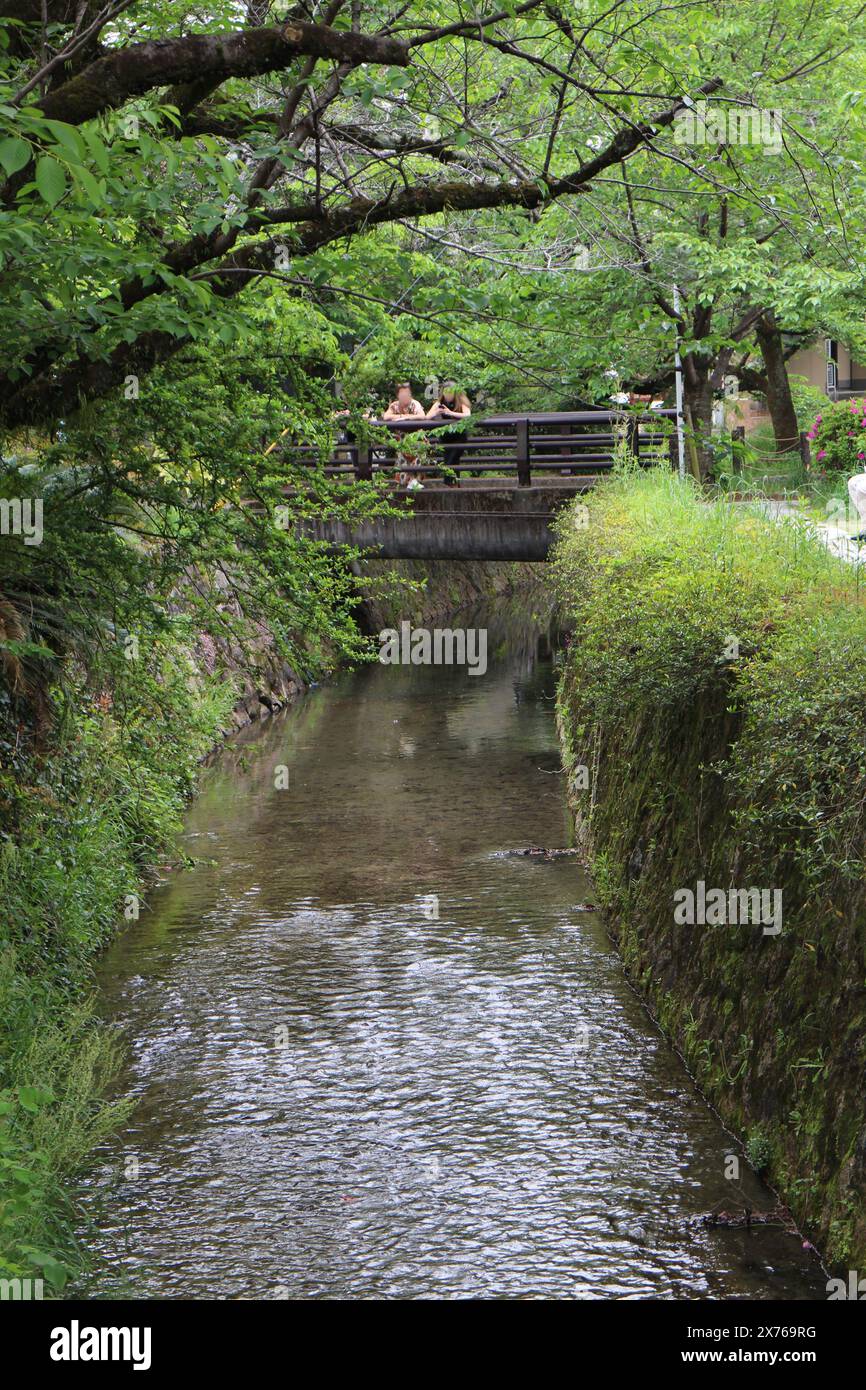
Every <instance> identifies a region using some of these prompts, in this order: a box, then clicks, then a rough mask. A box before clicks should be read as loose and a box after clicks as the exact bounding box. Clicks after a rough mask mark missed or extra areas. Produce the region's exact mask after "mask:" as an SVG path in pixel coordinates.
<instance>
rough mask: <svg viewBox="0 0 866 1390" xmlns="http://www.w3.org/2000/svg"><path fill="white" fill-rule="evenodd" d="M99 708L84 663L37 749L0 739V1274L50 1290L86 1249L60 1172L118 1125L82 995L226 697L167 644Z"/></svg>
mask: <svg viewBox="0 0 866 1390" xmlns="http://www.w3.org/2000/svg"><path fill="white" fill-rule="evenodd" d="M125 678H126V684H125V686H124V687H123V688H121V687H120V685H116V686H115V687H114V692H115V697H116V698H115V700H114V703H113V704H111V702H110V701H108V700H107V699H106V697H105V694H104V692H103V694H102V695H100V696H98V697H94V694H93V691H92V689H91V688H90V684H89V682H88V681H87V680H86V679H85V677H84V675H83V673H79V674H78V678H77V679H76V678H75V676H74V675H73V676H72V677H71V678H70V679H69V680H68V681H67V683H66V685H65V686H64V688H63V690H62V691H60V690H58V691H56V692H55V706H56V708H57V711H58V722H57V725H56V727H55V729H54V732H53V735H52V738H51V742H50V749H49V750H48V751H46V750H44V749H43V750H41V751H40V750H37V749H35V748H30V749H29V750H27V751H25V752H21V750H20V748H19V747H17V746H16V743H15V742H14V741H13V740H14V730H13V729H12V728H11V727H10V726H9V725H8V723H6V724H3V727H2V728H0V744H2V751H3V753H4V754H5V755H6V756H5V757H4V763H5V764H6V766H5V768H4V769H3V770H2V771H0V808H2V810H3V812H4V829H3V832H2V834H0V901H2V904H3V915H2V918H0V1277H3V1278H16V1277H17V1278H21V1279H28V1278H30V1279H32V1278H34V1277H37V1278H38V1277H42V1278H43V1280H44V1283H45V1287H46V1290H48V1291H53V1292H54V1293H55V1294H59V1293H60V1292H61V1291H62V1289H63V1288H64V1286H65V1284H66V1282H67V1280H68V1278H69V1276H70V1274H71V1273H73V1272H75V1271H77V1270H78V1269H79V1268H80V1267H81V1266H82V1263H83V1261H84V1258H85V1257H84V1252H83V1251H82V1250H81V1249H80V1248H79V1244H78V1241H77V1238H76V1221H75V1213H74V1211H73V1209H72V1207H71V1206H70V1203H69V1201H68V1199H67V1197H66V1196H65V1182H66V1180H67V1179H68V1178H69V1176H70V1175H71V1174H72V1173H74V1172H75V1171H76V1170H77V1169H78V1168H79V1167H80V1166H81V1164H82V1163H83V1162H84V1161H85V1159H86V1158H87V1155H88V1154H89V1153H91V1152H92V1150H93V1148H94V1147H95V1145H97V1144H98V1143H99V1142H100V1140H101V1139H102V1138H103V1137H104V1136H105V1135H106V1133H108V1132H109V1131H110V1130H111V1129H112V1128H113V1127H114V1126H115V1125H116V1124H117V1122H118V1121H119V1119H120V1117H121V1116H122V1114H123V1113H124V1110H125V1104H124V1102H123V1101H120V1102H108V1101H106V1100H105V1098H104V1096H105V1091H106V1087H107V1085H108V1082H109V1081H110V1079H111V1077H112V1076H113V1075H114V1073H115V1070H116V1066H117V1061H118V1044H117V1040H116V1038H115V1037H114V1035H113V1034H112V1033H111V1032H110V1031H109V1030H107V1029H106V1028H104V1027H102V1026H100V1025H99V1024H98V1023H97V1022H96V1021H95V1019H94V1017H93V1013H92V1010H91V1007H90V1005H89V1002H88V995H89V994H90V992H91V990H92V963H93V960H94V957H95V955H96V953H97V952H98V950H99V949H100V947H101V946H103V945H104V943H105V942H106V941H107V940H108V939H109V937H110V936H111V935H112V933H113V932H114V931H115V930H116V929H117V927H118V925H119V924H120V923H121V922H122V921H123V916H122V908H123V905H124V901H125V899H126V898H127V896H128V895H130V894H132V893H134V892H135V891H136V889H137V888H138V884H139V876H140V874H141V872H142V870H143V868H144V866H146V865H147V864H148V863H150V862H151V861H152V860H153V859H154V858H155V857H156V856H157V855H161V854H164V853H166V852H167V851H168V850H169V848H170V846H171V844H172V841H173V838H174V836H175V834H176V831H177V829H178V827H179V825H180V822H181V816H182V811H183V805H184V800H185V798H186V796H187V795H188V793H189V792H190V791H191V789H192V787H193V785H194V781H195V775H196V768H197V763H198V759H199V758H200V757H201V755H202V754H203V753H204V752H205V751H206V749H207V748H208V747H209V746H211V744H212V743H213V740H214V737H215V734H216V731H217V729H218V728H219V727H220V725H221V724H222V722H223V720H224V718H225V716H226V714H227V712H228V710H229V708H230V705H231V702H232V699H233V694H232V691H231V687H230V686H229V685H228V684H227V683H223V682H220V681H217V680H213V681H211V682H210V683H204V684H203V683H202V682H200V681H199V682H197V683H196V686H195V688H193V686H192V685H191V683H190V669H189V665H188V663H187V662H185V660H184V659H183V656H182V653H179V652H178V650H177V649H171V648H170V647H169V646H168V644H165V646H163V648H162V649H159V648H156V647H155V648H154V650H153V654H152V658H151V661H150V662H149V663H148V665H147V666H146V667H145V666H142V668H141V669H139V670H136V669H134V668H133V666H132V665H130V667H129V670H128V672H126V673H125Z"/></svg>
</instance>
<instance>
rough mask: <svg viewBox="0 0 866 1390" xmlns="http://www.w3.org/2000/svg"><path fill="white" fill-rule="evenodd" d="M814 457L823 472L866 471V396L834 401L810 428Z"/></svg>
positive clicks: (808, 436)
mask: <svg viewBox="0 0 866 1390" xmlns="http://www.w3.org/2000/svg"><path fill="white" fill-rule="evenodd" d="M807 438H808V439H809V440H810V442H811V444H812V452H813V457H814V459H815V463H816V465H817V466H818V468H819V469H820V470H821V471H822V472H833V471H834V470H839V471H843V472H846V473H863V472H864V471H866V400H859V401H853V400H852V401H833V402H831V403H830V404H829V405H826V406H825V407H824V408H823V410H821V411H820V413H819V414H818V415H816V416H815V419H814V421H813V423H812V427H811V429H810V430H809V431H808V434H807Z"/></svg>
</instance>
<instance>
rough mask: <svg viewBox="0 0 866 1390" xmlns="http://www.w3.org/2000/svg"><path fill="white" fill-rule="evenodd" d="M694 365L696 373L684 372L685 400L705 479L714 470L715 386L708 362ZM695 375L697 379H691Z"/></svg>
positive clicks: (687, 370) (699, 464)
mask: <svg viewBox="0 0 866 1390" xmlns="http://www.w3.org/2000/svg"><path fill="white" fill-rule="evenodd" d="M683 365H684V366H685V363H684V364H683ZM694 366H695V372H694V374H693V373H692V371H691V370H689V369H688V368H687V369H686V370H685V371H684V372H683V402H684V404H685V406H686V409H687V412H688V417H689V420H690V424H691V429H692V431H693V433H694V441H695V449H696V451H697V456H698V466H699V468H700V473H701V479H702V480H704V479H706V478H709V476H710V474H711V472H712V461H713V459H712V450H711V448H710V439H711V436H712V429H713V388H712V386H711V385H710V382H709V379H708V376H707V370H706V364H705V363H699V362H696V363H695V364H694ZM693 375H694V376H695V377H696V380H692V379H691V378H692V377H693Z"/></svg>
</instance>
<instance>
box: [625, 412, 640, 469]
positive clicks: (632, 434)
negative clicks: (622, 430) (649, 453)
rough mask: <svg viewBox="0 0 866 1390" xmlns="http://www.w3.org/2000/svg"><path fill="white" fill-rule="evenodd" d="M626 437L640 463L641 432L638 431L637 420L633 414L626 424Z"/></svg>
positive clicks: (630, 448)
mask: <svg viewBox="0 0 866 1390" xmlns="http://www.w3.org/2000/svg"><path fill="white" fill-rule="evenodd" d="M626 439H627V440H628V447H629V450H630V451H631V453H632V455H633V457H634V458H635V460H636V461H637V462H638V463H640V434H639V432H638V424H637V420H636V419H635V418H634V416H632V417H631V418H630V419H629V421H628V424H627V425H626Z"/></svg>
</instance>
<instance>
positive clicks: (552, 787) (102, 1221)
mask: <svg viewBox="0 0 866 1390" xmlns="http://www.w3.org/2000/svg"><path fill="white" fill-rule="evenodd" d="M491 636H492V637H493V638H494V640H496V639H495V634H493V633H491ZM503 646H505V647H506V650H505V651H504V652H502V651H501V650H500V652H499V654H498V656H497V658H496V659H495V660H492V661H491V665H490V668H489V669H488V671H487V673H486V674H485V675H483V676H476V677H472V676H469V675H468V674H467V673H466V672H465V671H458V670H456V669H451V668H441V667H440V668H412V667H408V668H407V667H378V666H377V667H376V668H375V669H373V670H368V671H364V672H362V673H360V674H359V675H356V676H352V677H348V678H346V679H344V680H341V681H340V682H339V683H338V684H336V685H335V686H333V687H330V688H327V689H322V690H319V691H315V692H313V693H312V694H310V695H309V696H307V697H306V698H305V699H303V700H302V701H301V702H300V703H299V704H298V705H297V706H296V707H294V708H293V709H291V710H289V711H287V712H285V713H283V714H281V715H278V716H277V717H276V718H274V719H272V720H270V721H268V722H267V723H265V724H264V725H261V726H258V727H255V728H253V729H252V730H248V731H246V732H245V734H244V735H242V736H241V737H239V738H238V739H237V740H235V741H233V743H232V744H231V745H230V746H229V747H228V748H227V749H226V750H225V751H224V752H223V753H222V754H221V756H220V757H219V758H218V760H217V761H216V763H215V765H214V766H213V767H211V768H210V769H209V771H208V773H207V774H206V778H205V785H204V789H203V791H202V794H201V796H200V797H199V798H198V800H197V801H196V802H195V804H194V805H193V807H192V809H191V811H190V814H189V817H188V821H187V831H186V837H185V844H184V847H185V849H186V850H187V852H188V853H189V854H191V855H193V856H195V858H196V859H197V860H198V861H199V862H198V865H197V867H195V868H194V869H189V870H184V871H182V872H179V873H178V874H177V875H176V876H172V877H171V879H170V881H169V882H167V883H165V884H163V885H162V886H160V887H159V888H157V889H156V890H155V891H154V893H153V894H152V897H151V901H150V904H149V910H148V911H147V912H146V913H144V914H143V915H142V918H141V920H140V921H139V922H138V923H137V924H136V925H135V926H134V927H132V928H130V929H129V930H127V931H126V932H125V933H124V934H123V935H122V936H121V937H120V938H119V939H118V941H117V942H116V944H115V945H114V946H113V947H112V949H111V950H110V951H109V953H108V955H107V956H106V958H105V960H104V962H103V965H102V969H101V980H100V984H101V1001H102V1012H103V1013H104V1015H105V1016H106V1017H107V1018H110V1019H113V1020H115V1021H117V1022H119V1023H121V1024H122V1025H123V1026H124V1029H125V1032H126V1036H127V1039H128V1044H129V1060H128V1065H127V1067H126V1072H125V1075H124V1077H123V1078H122V1081H123V1085H124V1089H125V1090H127V1091H129V1092H131V1093H132V1094H133V1095H134V1096H135V1097H136V1100H137V1104H136V1108H135V1110H134V1112H133V1114H132V1116H131V1118H130V1120H129V1121H128V1123H127V1125H126V1126H125V1128H124V1130H123V1131H122V1132H121V1133H120V1134H119V1135H118V1136H117V1139H116V1141H113V1142H112V1144H111V1145H110V1146H109V1147H108V1148H107V1149H106V1150H105V1151H104V1153H103V1154H102V1156H101V1162H100V1166H99V1168H98V1170H97V1171H96V1172H95V1173H94V1174H93V1175H92V1176H91V1178H90V1179H89V1180H88V1183H87V1184H86V1187H85V1189H84V1192H83V1204H84V1207H85V1211H86V1213H87V1216H88V1219H89V1221H90V1222H91V1223H93V1226H94V1227H95V1231H94V1230H92V1231H91V1232H90V1234H89V1235H88V1237H87V1239H88V1242H89V1243H90V1245H91V1246H92V1247H95V1249H96V1252H97V1254H99V1255H102V1256H104V1257H105V1259H104V1261H103V1262H101V1265H100V1267H99V1269H98V1273H97V1277H96V1288H95V1290H93V1291H94V1292H96V1293H97V1294H100V1293H101V1294H102V1295H103V1296H106V1295H108V1294H110V1293H114V1294H116V1293H117V1292H118V1290H120V1292H121V1294H123V1293H126V1294H129V1295H138V1296H144V1297H158V1298H205V1299H208V1298H241V1297H242V1298H284V1297H305V1298H391V1297H401V1298H461V1297H467V1296H470V1297H471V1296H476V1297H477V1296H480V1297H557V1298H559V1297H565V1298H621V1297H629V1296H637V1297H663V1298H728V1297H746V1298H765V1299H775V1298H792V1297H793V1298H811V1297H823V1296H824V1276H823V1275H822V1274H821V1272H820V1270H819V1269H818V1268H817V1266H816V1265H815V1264H814V1263H813V1262H811V1261H810V1259H809V1257H808V1256H807V1255H805V1254H804V1253H803V1252H802V1250H801V1248H800V1241H799V1239H798V1238H796V1237H794V1236H792V1235H790V1234H787V1233H785V1232H783V1231H781V1230H771V1229H753V1230H751V1231H734V1230H714V1231H713V1230H708V1229H706V1228H703V1227H701V1226H699V1225H697V1224H696V1223H695V1220H694V1218H695V1217H697V1216H698V1215H699V1214H700V1213H702V1212H706V1211H708V1210H709V1209H711V1208H712V1207H714V1206H715V1205H717V1204H722V1205H724V1206H726V1207H727V1208H729V1209H731V1208H732V1207H734V1206H736V1205H738V1204H739V1205H742V1203H743V1202H748V1203H749V1205H751V1206H752V1207H753V1208H755V1209H760V1208H768V1207H771V1206H773V1205H774V1204H775V1199H774V1198H773V1197H772V1195H771V1194H770V1193H768V1192H767V1191H766V1190H764V1189H762V1187H761V1184H760V1183H758V1181H757V1180H756V1179H755V1178H754V1176H753V1175H752V1174H751V1173H750V1172H748V1171H747V1172H745V1173H744V1174H743V1176H742V1177H741V1179H740V1181H739V1182H732V1181H731V1180H729V1179H727V1178H726V1177H725V1156H726V1154H727V1153H728V1152H729V1151H730V1146H731V1141H730V1138H729V1136H727V1135H726V1133H725V1131H724V1130H723V1129H722V1128H721V1126H720V1125H719V1123H718V1121H717V1120H716V1118H715V1117H714V1115H713V1114H712V1113H711V1111H710V1110H709V1109H708V1108H707V1106H706V1105H705V1103H704V1102H703V1101H702V1100H701V1098H700V1096H699V1095H698V1094H697V1093H696V1091H695V1089H694V1088H693V1086H692V1084H691V1082H690V1080H689V1078H688V1076H687V1074H686V1073H685V1071H684V1070H683V1067H682V1066H681V1064H680V1062H679V1060H678V1059H677V1058H676V1056H675V1055H673V1054H672V1053H671V1051H670V1050H669V1048H668V1047H667V1046H666V1044H665V1043H664V1041H663V1039H662V1038H661V1037H660V1036H659V1034H658V1033H657V1031H656V1029H655V1028H654V1026H653V1025H652V1023H651V1022H650V1021H649V1019H648V1018H647V1016H646V1014H645V1012H644V1010H643V1008H642V1007H641V1005H640V1003H639V1001H638V1000H637V998H636V997H635V996H634V995H633V993H632V992H631V990H630V989H629V987H628V985H627V983H626V981H625V979H624V976H623V972H622V969H621V966H620V964H619V962H618V959H617V957H616V955H615V954H614V952H613V950H612V948H611V945H610V943H609V941H608V939H607V937H606V935H605V932H604V929H603V926H602V923H601V921H600V919H599V917H598V916H597V915H596V914H595V913H593V912H587V911H584V910H580V908H581V906H582V905H584V904H586V903H587V902H591V900H592V897H593V889H592V885H591V884H590V882H589V881H588V879H587V878H586V876H585V875H584V873H583V872H582V870H581V869H580V867H579V864H578V862H577V860H576V858H573V857H563V858H558V859H553V860H550V861H539V860H538V859H537V858H533V857H524V856H513V855H509V854H507V853H504V851H507V850H510V849H515V848H518V847H525V846H528V845H546V846H564V845H567V844H568V842H569V834H570V827H569V818H568V815H567V812H566V807H565V803H564V797H563V778H562V776H561V774H560V773H559V757H558V753H557V748H556V737H555V730H554V722H553V703H552V694H553V676H552V673H551V670H550V668H549V667H548V666H546V665H544V664H543V663H541V664H533V663H532V662H531V661H530V660H529V658H528V656H527V653H526V649H525V642H524V644H523V646H521V644H520V643H516V644H512V645H511V647H508V644H507V643H504V644H503ZM286 777H288V784H289V785H288V788H287V789H283V785H282V784H284V783H285V780H286Z"/></svg>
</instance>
